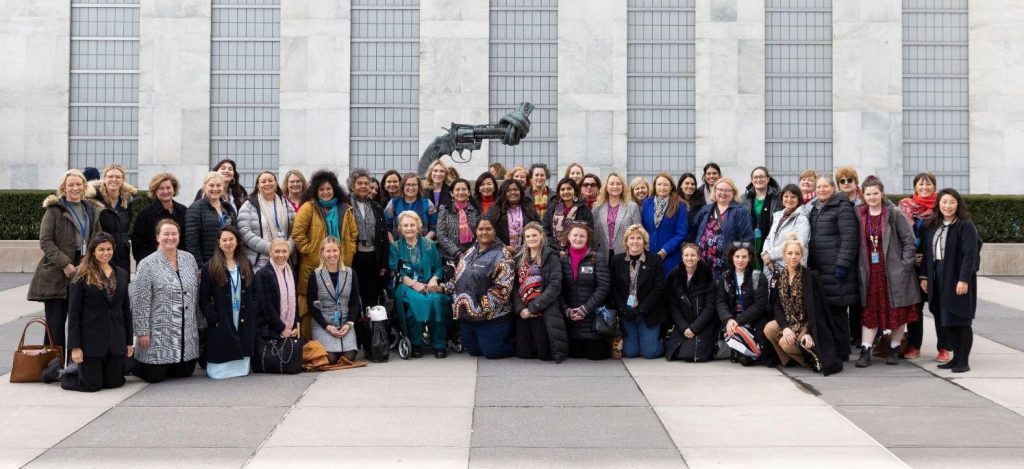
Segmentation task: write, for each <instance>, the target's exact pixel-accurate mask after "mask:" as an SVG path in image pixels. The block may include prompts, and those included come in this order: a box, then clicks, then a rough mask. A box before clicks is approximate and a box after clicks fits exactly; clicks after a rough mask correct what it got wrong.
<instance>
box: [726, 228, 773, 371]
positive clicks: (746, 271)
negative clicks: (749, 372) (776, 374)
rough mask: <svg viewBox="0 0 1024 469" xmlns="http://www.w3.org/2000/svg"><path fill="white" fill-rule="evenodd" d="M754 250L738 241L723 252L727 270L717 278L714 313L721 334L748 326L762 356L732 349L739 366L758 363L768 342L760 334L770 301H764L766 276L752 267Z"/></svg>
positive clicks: (762, 332)
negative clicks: (722, 330)
mask: <svg viewBox="0 0 1024 469" xmlns="http://www.w3.org/2000/svg"><path fill="white" fill-rule="evenodd" d="M753 254H754V251H753V250H751V248H750V243H748V242H745V243H738V244H733V245H732V246H730V247H729V250H728V251H727V252H726V259H728V268H729V270H728V271H727V272H725V274H724V275H722V278H721V279H720V280H719V281H718V298H717V303H718V317H719V319H721V320H722V324H725V335H726V336H733V335H735V334H737V333H739V332H740V331H739V328H740V327H741V326H748V327H749V329H748V331H749V332H750V333H751V335H752V337H753V339H754V341H755V342H756V343H757V344H758V347H759V348H760V349H761V351H762V356H759V357H757V358H753V357H748V356H746V355H743V354H740V353H738V352H733V354H732V360H733V361H734V362H739V363H740V364H742V365H743V366H751V365H753V364H755V363H760V362H761V359H762V358H763V352H765V351H766V350H765V348H766V347H767V346H768V342H766V341H765V337H764V326H765V325H766V324H768V320H769V319H771V311H770V310H771V305H770V304H769V303H768V279H766V278H764V275H763V274H762V273H761V271H760V270H756V269H754V263H753V262H752V258H753V257H754V256H753Z"/></svg>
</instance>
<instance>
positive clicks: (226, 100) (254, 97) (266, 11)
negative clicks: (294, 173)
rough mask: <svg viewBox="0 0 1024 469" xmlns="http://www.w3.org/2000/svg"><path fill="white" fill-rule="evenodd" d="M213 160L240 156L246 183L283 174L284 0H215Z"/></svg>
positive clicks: (237, 161) (242, 179) (240, 172)
mask: <svg viewBox="0 0 1024 469" xmlns="http://www.w3.org/2000/svg"><path fill="white" fill-rule="evenodd" d="M211 36H212V44H211V55H212V56H211V61H210V70H211V73H212V75H211V77H210V164H211V165H212V164H214V163H216V162H217V161H220V160H222V159H225V158H231V159H232V160H235V164H236V165H237V168H238V175H239V180H240V182H241V183H242V185H243V187H246V188H249V187H252V186H253V185H254V183H255V179H256V176H257V175H258V174H259V173H261V172H263V171H273V172H274V173H277V170H278V168H279V155H280V151H279V144H278V137H279V135H280V122H281V108H280V90H281V83H280V80H281V78H280V77H281V75H280V70H281V8H280V1H279V0H214V1H213V11H212V25H211Z"/></svg>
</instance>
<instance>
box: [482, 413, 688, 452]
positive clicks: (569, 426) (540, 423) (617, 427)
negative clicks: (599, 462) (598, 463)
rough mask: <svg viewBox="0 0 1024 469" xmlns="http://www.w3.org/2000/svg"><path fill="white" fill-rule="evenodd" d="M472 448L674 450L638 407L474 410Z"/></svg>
mask: <svg viewBox="0 0 1024 469" xmlns="http://www.w3.org/2000/svg"><path fill="white" fill-rule="evenodd" d="M604 429H607V431H606V430H604ZM473 447H474V448H483V447H525V448H601V449H600V450H599V452H600V453H602V454H605V453H614V452H615V451H611V449H613V448H631V449H649V448H662V449H672V448H675V447H674V446H673V445H672V441H671V440H670V439H669V437H668V435H667V434H666V433H665V429H664V428H662V425H661V422H659V421H658V417H657V416H656V415H655V414H654V412H652V411H651V409H650V408H640V407H480V408H477V409H476V412H475V413H474V415H473ZM616 451H617V450H616Z"/></svg>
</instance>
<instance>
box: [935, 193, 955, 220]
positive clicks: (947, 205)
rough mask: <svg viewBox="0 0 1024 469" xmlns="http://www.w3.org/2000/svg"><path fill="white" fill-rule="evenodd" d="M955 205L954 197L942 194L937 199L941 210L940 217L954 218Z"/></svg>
mask: <svg viewBox="0 0 1024 469" xmlns="http://www.w3.org/2000/svg"><path fill="white" fill-rule="evenodd" d="M957 205H958V204H957V202H956V197H953V196H952V195H950V194H943V195H942V198H941V199H939V211H940V212H942V217H943V218H945V219H946V220H952V219H953V218H956V209H957Z"/></svg>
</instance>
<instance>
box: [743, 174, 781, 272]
mask: <svg viewBox="0 0 1024 469" xmlns="http://www.w3.org/2000/svg"><path fill="white" fill-rule="evenodd" d="M742 204H743V207H744V208H746V209H747V213H749V214H750V220H751V225H752V226H753V227H754V252H758V253H759V252H761V247H762V246H764V240H765V237H766V236H767V235H768V230H769V229H770V228H771V226H772V214H774V213H775V212H776V211H778V209H779V183H778V182H776V181H775V178H773V177H771V176H769V175H768V168H766V167H764V166H758V167H756V168H754V170H753V171H751V172H750V184H749V185H747V191H746V192H745V193H744V195H743V202H742ZM763 267H764V264H763V263H762V262H761V257H760V256H757V257H755V258H754V268H755V269H761V268H763Z"/></svg>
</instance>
